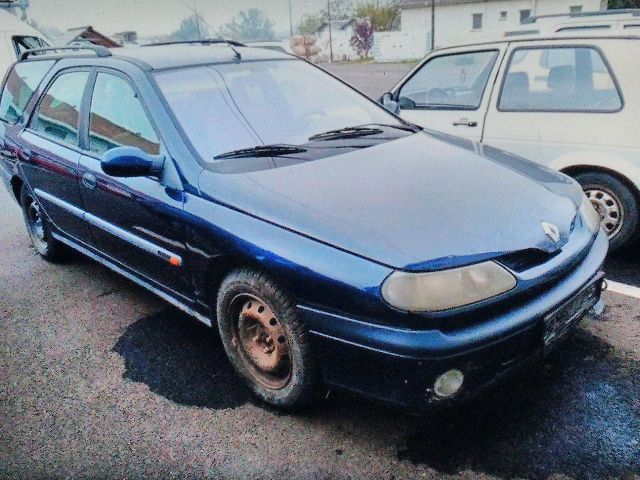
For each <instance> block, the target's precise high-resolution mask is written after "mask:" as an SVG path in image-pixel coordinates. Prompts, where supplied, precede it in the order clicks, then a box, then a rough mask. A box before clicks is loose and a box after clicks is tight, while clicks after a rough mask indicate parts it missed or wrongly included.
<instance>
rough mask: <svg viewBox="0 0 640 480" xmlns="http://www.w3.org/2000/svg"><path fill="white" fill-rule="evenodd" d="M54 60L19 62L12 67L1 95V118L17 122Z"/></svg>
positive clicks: (9, 121)
mask: <svg viewBox="0 0 640 480" xmlns="http://www.w3.org/2000/svg"><path fill="white" fill-rule="evenodd" d="M53 64H54V62H53V61H38V62H24V63H18V64H16V65H15V67H13V69H11V72H10V73H9V76H8V77H7V81H6V82H5V84H4V87H3V89H2V94H1V96H0V120H3V121H5V122H8V123H16V122H18V121H19V120H20V118H21V117H22V115H23V114H24V109H25V108H26V107H27V104H28V103H29V99H30V98H31V96H32V95H33V92H34V91H35V90H36V88H37V87H38V85H39V84H40V82H41V81H42V79H43V78H44V76H45V75H46V74H47V72H48V71H49V69H50V68H51V66H52V65H53Z"/></svg>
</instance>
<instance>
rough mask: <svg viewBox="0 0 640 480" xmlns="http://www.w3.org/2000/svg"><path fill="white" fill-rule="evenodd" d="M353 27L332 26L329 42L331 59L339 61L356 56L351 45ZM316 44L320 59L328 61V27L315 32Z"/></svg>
mask: <svg viewBox="0 0 640 480" xmlns="http://www.w3.org/2000/svg"><path fill="white" fill-rule="evenodd" d="M352 36H353V28H352V27H351V26H349V27H347V28H345V29H344V30H341V29H339V28H334V29H333V31H332V32H331V44H332V46H333V60H334V61H336V62H341V61H344V60H352V59H356V58H358V55H357V54H356V52H355V50H354V49H353V47H352V46H351V44H350V42H351V37H352ZM316 38H317V40H316V46H317V47H319V48H320V54H319V55H318V57H319V60H320V61H324V62H326V61H329V53H330V52H329V29H328V28H326V29H323V30H321V31H320V32H319V33H318V34H316Z"/></svg>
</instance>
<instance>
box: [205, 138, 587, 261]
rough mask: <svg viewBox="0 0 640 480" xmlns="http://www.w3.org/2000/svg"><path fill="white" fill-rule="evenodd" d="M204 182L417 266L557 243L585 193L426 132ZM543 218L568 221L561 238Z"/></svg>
mask: <svg viewBox="0 0 640 480" xmlns="http://www.w3.org/2000/svg"><path fill="white" fill-rule="evenodd" d="M200 189H201V192H202V193H203V194H204V195H205V196H206V197H208V198H210V199H212V200H213V201H216V202H220V203H223V204H226V205H229V206H231V207H233V208H235V209H238V210H241V211H244V212H246V213H248V214H250V215H252V216H255V217H257V218H260V219H262V220H265V221H268V222H271V223H274V224H277V225H279V226H282V227H284V228H286V229H289V230H292V231H295V232H298V233H300V234H302V235H305V236H308V237H310V238H313V239H316V240H318V241H321V242H323V243H326V244H329V245H331V246H334V247H336V248H339V249H342V250H345V251H348V252H351V253H353V254H356V255H359V256H361V257H365V258H367V259H370V260H373V261H376V262H378V263H381V264H384V265H388V266H390V267H393V268H397V269H405V270H411V271H424V270H433V269H439V268H450V267H453V266H458V265H464V264H469V263H473V262H477V261H481V260H484V259H489V258H494V257H497V256H499V255H503V254H506V253H511V252H514V251H518V250H525V249H532V248H533V249H541V250H544V251H549V252H550V251H555V250H557V249H558V248H559V247H561V246H562V245H563V244H564V243H566V241H567V239H568V236H569V234H570V231H571V228H572V223H573V221H574V219H575V217H576V209H577V205H578V204H579V202H580V195H581V193H580V189H579V187H578V186H577V185H576V184H575V182H573V180H571V179H569V178H568V177H566V176H564V175H562V174H559V173H556V172H554V171H552V170H549V169H546V168H544V167H541V166H539V165H536V164H533V163H532V162H529V161H527V160H524V159H521V158H519V157H516V156H514V155H510V154H508V153H506V152H503V151H500V150H497V149H492V148H491V147H486V146H484V147H483V146H480V145H478V144H475V143H472V142H466V141H464V140H461V139H457V138H455V137H445V136H441V135H438V136H435V135H431V134H429V133H425V132H421V133H417V134H415V135H410V136H408V137H405V138H401V139H398V140H394V141H390V142H387V143H384V144H380V145H376V146H372V147H369V148H363V149H360V150H356V151H351V152H349V153H345V154H342V155H335V156H331V157H327V158H323V159H318V160H314V161H308V162H304V163H299V164H296V165H290V166H286V167H279V168H271V169H266V170H260V171H253V172H247V173H240V174H219V173H213V172H211V171H208V170H205V171H204V172H203V174H202V176H201V178H200ZM541 222H549V223H552V224H554V225H556V226H557V227H558V228H559V230H560V234H561V239H560V241H559V242H554V241H553V240H551V239H550V238H549V237H548V236H547V235H546V234H545V232H544V230H543V228H542V226H541Z"/></svg>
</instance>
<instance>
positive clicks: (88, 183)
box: [82, 172, 98, 190]
mask: <svg viewBox="0 0 640 480" xmlns="http://www.w3.org/2000/svg"><path fill="white" fill-rule="evenodd" d="M82 184H83V185H84V186H85V187H87V188H88V189H89V190H93V189H95V188H96V185H98V179H97V178H96V176H95V175H94V174H93V173H91V172H85V173H83V174H82Z"/></svg>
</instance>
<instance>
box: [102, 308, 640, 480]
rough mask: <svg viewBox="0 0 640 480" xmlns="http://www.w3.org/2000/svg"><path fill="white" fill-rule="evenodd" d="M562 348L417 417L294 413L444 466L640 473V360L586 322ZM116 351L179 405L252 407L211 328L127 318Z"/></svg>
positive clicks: (133, 372) (130, 372) (535, 473)
mask: <svg viewBox="0 0 640 480" xmlns="http://www.w3.org/2000/svg"><path fill="white" fill-rule="evenodd" d="M561 350H562V351H560V352H558V353H557V354H555V355H553V356H551V357H549V358H548V359H546V361H545V362H544V364H543V365H538V366H536V367H533V368H531V369H528V370H526V371H524V372H522V373H521V374H520V375H519V376H517V377H516V378H514V379H512V380H510V381H507V382H506V383H504V384H503V385H501V386H499V387H497V388H495V389H493V390H491V391H489V392H487V393H485V394H484V395H482V396H480V397H478V398H476V399H473V400H470V401H468V402H466V403H463V404H460V405H457V406H453V407H451V408H448V409H444V410H438V411H434V412H432V413H430V414H428V415H425V416H423V417H417V418H416V417H410V416H408V415H404V414H403V413H402V412H399V411H397V410H394V409H392V408H389V407H386V406H384V405H379V404H372V403H369V402H367V401H366V400H363V399H362V398H359V397H354V396H351V395H348V394H345V393H339V392H332V393H331V395H330V397H329V399H328V400H327V401H325V402H323V403H321V404H320V405H316V406H315V407H314V408H312V409H309V410H307V411H304V412H301V413H297V414H296V415H297V416H298V418H299V419H300V420H301V421H304V422H305V423H306V425H307V428H309V429H319V430H321V429H327V430H333V429H338V430H348V431H349V436H350V438H353V439H356V440H358V439H360V440H362V442H363V444H362V448H363V449H367V448H370V445H369V443H368V442H372V441H375V442H376V443H378V444H382V445H386V444H388V443H389V442H393V443H395V445H394V448H395V452H396V457H397V459H399V460H401V461H408V462H412V463H414V464H420V465H426V466H428V467H430V468H432V469H434V470H436V471H437V472H439V473H442V474H455V473H459V472H462V471H464V470H472V471H475V472H481V473H485V474H488V475H493V476H497V477H500V478H547V477H548V476H550V475H552V474H564V475H568V476H570V477H573V478H584V479H600V478H605V477H616V478H618V477H624V478H626V477H625V476H626V475H630V474H631V472H634V473H635V472H638V473H640V400H639V398H638V395H637V394H633V392H638V391H640V362H633V361H630V360H625V359H621V358H619V357H618V356H616V353H615V352H614V351H613V349H612V347H611V346H609V345H608V344H607V343H606V342H604V341H602V340H600V339H599V338H597V337H595V336H594V335H592V334H590V333H588V332H587V331H586V330H583V329H580V330H578V331H577V333H576V334H575V335H574V336H573V337H572V338H571V339H569V341H568V342H567V343H565V347H564V348H562V349H561ZM114 351H115V352H117V353H119V354H120V355H121V356H122V357H123V359H124V362H125V373H124V374H123V376H124V378H127V379H129V380H131V381H135V382H142V383H144V384H146V385H148V386H149V389H150V390H151V391H152V392H154V393H156V394H158V395H161V396H163V397H165V398H167V399H169V400H171V401H173V402H175V403H178V404H180V405H187V406H196V407H203V408H211V409H221V408H235V407H239V406H242V405H245V404H246V403H248V402H251V403H254V404H255V401H254V400H252V399H251V398H250V396H249V394H248V391H247V390H246V389H245V387H244V386H243V385H242V383H241V382H240V380H239V379H238V378H237V377H236V376H235V374H234V372H233V370H232V368H231V365H230V364H229V363H228V361H227V359H226V356H225V353H224V350H223V348H222V346H221V344H220V341H219V339H218V338H217V335H216V334H215V331H213V330H211V329H208V328H206V327H204V326H203V325H201V324H199V323H196V322H195V321H193V320H191V319H189V318H188V317H187V316H186V315H184V314H182V313H181V312H178V311H176V310H174V309H172V308H168V309H166V310H164V311H162V312H160V313H158V314H156V315H153V316H150V317H146V318H143V319H140V320H138V321H136V322H135V323H133V324H131V325H130V326H129V328H127V330H126V331H125V332H124V333H123V335H122V336H121V337H120V339H119V341H118V342H117V344H116V345H115V347H114ZM261 407H264V405H261ZM271 411H273V410H271ZM274 413H277V412H274ZM336 452H337V453H336V454H337V455H340V454H342V451H341V450H340V451H339V453H338V450H336Z"/></svg>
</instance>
